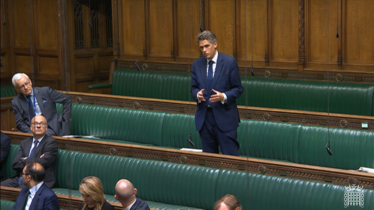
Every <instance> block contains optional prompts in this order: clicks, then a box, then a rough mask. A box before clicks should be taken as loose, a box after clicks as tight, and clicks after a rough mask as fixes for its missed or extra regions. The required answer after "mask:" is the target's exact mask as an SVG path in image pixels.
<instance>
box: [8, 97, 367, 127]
mask: <svg viewBox="0 0 374 210" xmlns="http://www.w3.org/2000/svg"><path fill="white" fill-rule="evenodd" d="M61 92H63V93H65V94H67V95H69V96H70V97H71V98H72V102H73V103H78V104H92V105H101V106H110V107H123V108H128V109H140V110H155V111H163V112H173V113H186V114H195V110H196V103H195V102H188V101H175V100H161V99H153V98H140V97H127V96H116V95H107V94H94V93H82V92H71V91H69V92H67V91H61ZM12 98H13V97H5V98H1V129H2V130H11V129H14V128H15V120H14V115H13V113H12V111H11V110H12V104H11V100H12ZM238 108H239V115H240V117H241V118H242V119H253V120H268V121H274V122H289V123H300V124H305V125H317V126H330V127H341V128H349V129H366V130H372V131H374V116H362V115H348V114H336V113H326V112H311V111H299V110H289V109H275V108H263V107H251V106H238ZM365 125H367V127H366V126H365Z"/></svg>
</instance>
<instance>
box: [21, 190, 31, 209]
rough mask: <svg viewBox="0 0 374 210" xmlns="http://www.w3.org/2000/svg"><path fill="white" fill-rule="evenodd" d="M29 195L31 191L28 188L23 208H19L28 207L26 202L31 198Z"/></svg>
mask: <svg viewBox="0 0 374 210" xmlns="http://www.w3.org/2000/svg"><path fill="white" fill-rule="evenodd" d="M29 195H30V191H29V190H28V191H27V193H26V197H25V201H24V202H23V204H22V206H21V208H19V210H24V209H25V207H26V204H27V200H28V198H29Z"/></svg>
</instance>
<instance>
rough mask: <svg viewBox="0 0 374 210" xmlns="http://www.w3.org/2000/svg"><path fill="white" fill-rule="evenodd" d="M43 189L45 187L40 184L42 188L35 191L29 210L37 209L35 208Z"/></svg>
mask: <svg viewBox="0 0 374 210" xmlns="http://www.w3.org/2000/svg"><path fill="white" fill-rule="evenodd" d="M44 187H45V186H44V184H42V186H40V188H39V189H38V191H36V193H35V196H34V198H33V199H32V202H31V204H30V208H29V210H34V209H37V208H36V207H37V205H38V202H39V196H40V195H41V194H42V192H43V190H44Z"/></svg>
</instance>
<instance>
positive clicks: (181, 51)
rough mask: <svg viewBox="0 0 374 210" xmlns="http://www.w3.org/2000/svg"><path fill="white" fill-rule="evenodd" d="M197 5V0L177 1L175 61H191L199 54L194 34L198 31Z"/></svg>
mask: <svg viewBox="0 0 374 210" xmlns="http://www.w3.org/2000/svg"><path fill="white" fill-rule="evenodd" d="M199 6H200V5H199V1H185V0H178V1H177V20H176V21H177V27H176V31H175V33H176V37H177V47H176V49H177V52H176V59H177V61H181V62H183V61H184V62H189V63H192V61H193V60H195V59H196V58H198V57H199V56H200V50H199V47H198V44H197V42H196V36H197V34H198V33H199V32H200V30H199V27H198V26H199V24H200V20H199Z"/></svg>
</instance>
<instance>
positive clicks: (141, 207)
mask: <svg viewBox="0 0 374 210" xmlns="http://www.w3.org/2000/svg"><path fill="white" fill-rule="evenodd" d="M149 209H150V208H149V207H148V204H147V203H146V202H145V201H143V200H142V199H140V198H136V201H135V203H134V205H132V206H131V209H130V210H149Z"/></svg>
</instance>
